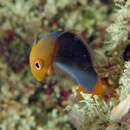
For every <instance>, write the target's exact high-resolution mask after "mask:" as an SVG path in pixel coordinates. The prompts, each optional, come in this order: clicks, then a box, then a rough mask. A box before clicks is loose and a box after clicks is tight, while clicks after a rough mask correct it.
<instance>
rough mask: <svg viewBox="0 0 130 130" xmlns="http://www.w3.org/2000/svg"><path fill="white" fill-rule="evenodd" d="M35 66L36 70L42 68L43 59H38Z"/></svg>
mask: <svg viewBox="0 0 130 130" xmlns="http://www.w3.org/2000/svg"><path fill="white" fill-rule="evenodd" d="M34 67H35V68H36V70H41V68H42V67H43V61H42V60H41V59H36V60H35V62H34Z"/></svg>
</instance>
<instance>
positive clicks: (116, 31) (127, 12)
mask: <svg viewBox="0 0 130 130" xmlns="http://www.w3.org/2000/svg"><path fill="white" fill-rule="evenodd" d="M115 5H116V6H117V7H118V9H116V13H115V14H114V16H113V17H114V18H113V20H114V22H113V24H111V25H110V26H109V27H108V28H107V32H108V36H109V40H108V41H107V42H105V43H109V44H111V46H110V49H114V48H115V47H116V46H117V45H118V44H120V42H121V41H126V40H127V39H128V32H129V26H128V22H129V18H130V8H129V7H130V1H129V0H128V1H127V2H126V3H125V2H124V4H123V5H122V4H121V2H120V0H115Z"/></svg>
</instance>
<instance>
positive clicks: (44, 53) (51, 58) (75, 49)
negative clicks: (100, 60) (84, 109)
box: [29, 31, 104, 99]
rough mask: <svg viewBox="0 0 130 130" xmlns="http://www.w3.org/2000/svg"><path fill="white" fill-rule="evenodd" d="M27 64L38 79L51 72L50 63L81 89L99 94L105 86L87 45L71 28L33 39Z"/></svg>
mask: <svg viewBox="0 0 130 130" xmlns="http://www.w3.org/2000/svg"><path fill="white" fill-rule="evenodd" d="M29 59H30V67H31V71H32V74H33V76H34V77H35V78H36V79H37V80H38V81H44V80H45V78H46V77H47V76H48V75H49V74H50V73H51V72H52V68H53V64H54V63H55V65H56V66H57V67H58V68H60V69H61V70H63V72H65V73H67V74H68V75H70V76H71V77H72V78H73V79H74V80H75V81H76V82H77V84H79V89H78V91H77V95H78V97H79V98H80V99H83V97H82V95H81V94H80V92H81V91H82V92H84V93H89V94H92V95H101V94H103V92H104V86H103V83H102V81H101V79H100V78H99V76H98V74H97V73H96V71H95V69H94V66H93V62H92V57H91V52H90V48H89V46H88V44H87V43H86V42H85V41H84V40H83V39H82V38H81V37H79V36H78V35H76V34H75V33H74V32H72V31H55V32H51V33H49V34H47V35H45V36H44V37H43V39H41V40H39V41H38V42H36V43H35V44H34V45H33V47H32V49H31V52H30V58H29Z"/></svg>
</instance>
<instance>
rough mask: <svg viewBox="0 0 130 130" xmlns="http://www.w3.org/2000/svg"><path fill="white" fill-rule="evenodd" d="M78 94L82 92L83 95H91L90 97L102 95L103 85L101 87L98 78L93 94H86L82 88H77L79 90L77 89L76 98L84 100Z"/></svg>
mask: <svg viewBox="0 0 130 130" xmlns="http://www.w3.org/2000/svg"><path fill="white" fill-rule="evenodd" d="M80 92H83V93H86V94H92V96H94V95H102V94H103V93H104V85H103V83H102V81H101V79H100V78H98V82H97V85H96V86H95V89H94V91H93V92H88V91H87V90H86V89H84V88H83V87H82V86H79V89H78V92H77V96H78V98H79V99H80V100H83V99H84V98H83V97H82V95H81V94H80Z"/></svg>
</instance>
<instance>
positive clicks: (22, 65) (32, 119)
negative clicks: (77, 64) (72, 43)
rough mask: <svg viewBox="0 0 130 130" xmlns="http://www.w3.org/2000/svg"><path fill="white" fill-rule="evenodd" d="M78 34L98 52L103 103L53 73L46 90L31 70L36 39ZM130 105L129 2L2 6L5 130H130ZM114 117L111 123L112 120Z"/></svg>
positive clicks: (0, 112) (57, 0)
mask: <svg viewBox="0 0 130 130" xmlns="http://www.w3.org/2000/svg"><path fill="white" fill-rule="evenodd" d="M56 30H73V31H74V32H75V33H77V34H79V35H80V36H81V37H82V38H83V39H84V40H85V41H86V42H87V43H88V44H89V46H90V48H91V49H92V50H93V54H94V55H95V58H93V62H94V65H95V70H96V71H97V73H98V74H99V76H100V77H101V78H102V80H103V81H104V84H105V85H106V86H107V92H106V93H105V94H104V96H103V99H102V100H101V99H100V98H99V97H98V96H95V97H94V98H91V97H90V95H87V94H83V97H84V100H82V101H77V100H75V95H76V89H77V88H78V85H76V84H75V83H74V82H73V81H71V80H70V79H69V78H67V77H65V76H61V75H60V74H59V73H58V72H57V71H56V70H53V72H52V73H51V75H50V76H48V77H47V78H46V84H42V83H40V82H38V81H36V80H35V78H34V77H33V75H32V73H31V70H30V66H29V53H30V50H31V47H32V45H33V42H34V37H35V36H34V35H35V34H38V37H39V38H40V39H41V38H42V37H43V36H44V35H45V34H47V33H49V32H51V31H56ZM127 97H129V98H128V102H130V0H5V1H4V0H0V129H1V130H76V129H77V130H128V129H130V112H129V106H130V104H129V103H128V104H129V105H128V108H127V106H126V107H124V109H126V112H125V114H123V115H121V116H119V115H120V114H118V116H117V117H114V116H113V114H112V109H113V108H114V107H115V106H116V105H117V104H119V103H121V102H122V101H123V100H124V99H125V98H127ZM111 117H112V119H111Z"/></svg>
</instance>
